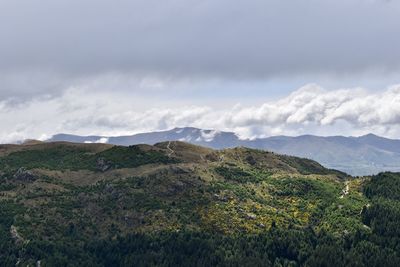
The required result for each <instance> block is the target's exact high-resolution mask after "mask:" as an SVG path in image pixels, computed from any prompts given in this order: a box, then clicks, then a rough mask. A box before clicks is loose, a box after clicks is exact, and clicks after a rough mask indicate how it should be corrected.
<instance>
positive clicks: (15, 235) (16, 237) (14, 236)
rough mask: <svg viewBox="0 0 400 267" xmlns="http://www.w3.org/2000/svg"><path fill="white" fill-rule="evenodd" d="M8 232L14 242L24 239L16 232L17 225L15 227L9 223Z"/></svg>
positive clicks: (22, 241) (21, 241)
mask: <svg viewBox="0 0 400 267" xmlns="http://www.w3.org/2000/svg"><path fill="white" fill-rule="evenodd" d="M10 234H11V237H12V239H14V242H15V244H22V243H24V241H25V240H24V239H23V238H22V237H21V235H20V234H19V233H18V230H17V227H15V226H14V225H11V227H10Z"/></svg>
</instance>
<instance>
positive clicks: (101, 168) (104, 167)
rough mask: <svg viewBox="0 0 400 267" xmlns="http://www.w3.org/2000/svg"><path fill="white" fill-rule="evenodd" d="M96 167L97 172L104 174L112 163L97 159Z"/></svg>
mask: <svg viewBox="0 0 400 267" xmlns="http://www.w3.org/2000/svg"><path fill="white" fill-rule="evenodd" d="M96 167H97V169H98V170H99V171H102V172H105V171H108V170H109V169H111V168H112V162H111V161H108V160H106V159H105V158H98V159H97V161H96Z"/></svg>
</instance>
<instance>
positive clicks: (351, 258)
mask: <svg viewBox="0 0 400 267" xmlns="http://www.w3.org/2000/svg"><path fill="white" fill-rule="evenodd" d="M162 147H163V146H162V145H161V146H159V147H150V146H148V147H141V146H132V147H117V146H115V147H105V148H104V147H102V148H101V149H99V147H97V145H95V144H94V145H93V146H86V145H85V146H79V145H69V144H49V145H46V146H40V145H39V146H38V147H36V146H33V147H29V149H27V148H26V147H23V146H21V149H20V150H17V151H12V152H11V153H7V154H4V155H3V156H2V157H0V266H15V264H16V263H17V262H18V261H19V266H28V265H29V266H34V265H35V264H37V261H39V260H40V261H41V265H42V266H155V265H160V266H382V265H383V266H385V265H386V266H398V265H399V263H400V254H399V251H400V231H399V227H398V225H399V223H400V174H397V173H382V174H379V175H376V176H373V177H371V178H349V177H346V176H344V175H343V174H342V173H339V172H336V171H332V170H326V169H324V168H323V167H322V166H321V165H319V164H318V163H315V162H313V161H310V160H302V159H299V158H294V157H286V156H281V155H275V154H272V153H264V152H261V151H257V150H251V149H245V148H239V149H232V150H224V151H209V150H201V149H198V151H199V152H194V151H193V150H191V151H187V150H189V149H196V148H195V147H189V146H184V145H181V144H177V145H175V146H174V147H173V149H174V153H173V154H174V155H173V156H171V155H170V154H169V153H170V151H169V150H168V149H166V148H162ZM196 153H210V154H201V155H200V156H199V155H198V154H196ZM168 155H170V156H168ZM186 155H190V157H188V156H186ZM222 156H223V157H222ZM222 158H223V160H221V159H222ZM99 159H100V160H99ZM99 165H100V166H99ZM138 167H140V168H138Z"/></svg>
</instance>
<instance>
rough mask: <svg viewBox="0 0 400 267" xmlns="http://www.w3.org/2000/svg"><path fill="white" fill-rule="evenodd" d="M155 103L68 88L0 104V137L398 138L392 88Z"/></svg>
mask: <svg viewBox="0 0 400 267" xmlns="http://www.w3.org/2000/svg"><path fill="white" fill-rule="evenodd" d="M157 103H158V102H157ZM157 103H155V104H157ZM155 104H152V101H151V99H150V98H148V97H147V98H138V97H136V96H134V95H129V94H118V93H110V92H106V91H104V92H97V93H95V92H93V91H87V90H85V89H82V88H70V89H69V90H67V91H66V92H64V93H63V94H61V95H59V96H58V97H53V98H50V97H37V98H35V99H33V100H31V101H28V102H20V103H12V102H9V101H2V102H0V123H1V128H0V142H15V141H19V140H22V139H25V138H37V139H39V138H41V139H45V138H47V137H48V136H51V135H52V134H56V133H73V134H83V135H87V134H98V135H105V136H109V135H126V134H133V133H138V132H145V131H153V130H165V129H170V128H173V127H184V126H194V127H199V128H206V129H210V128H211V129H217V130H228V131H234V132H236V133H238V134H239V135H240V136H241V137H243V138H244V137H245V138H254V137H263V136H268V135H281V134H284V135H298V134H320V135H336V134H343V135H359V134H365V133H368V132H374V133H376V134H380V135H385V136H389V137H397V138H398V137H400V85H394V86H391V87H389V88H387V89H386V90H383V91H381V92H379V93H376V92H374V93H372V92H369V91H368V90H366V89H363V88H350V89H337V90H326V89H324V88H322V87H320V86H318V85H315V84H309V85H306V86H304V87H302V88H299V89H298V90H296V91H294V92H293V93H291V94H290V95H288V96H286V97H284V98H281V99H278V100H276V101H269V102H266V103H264V104H262V105H259V106H244V105H235V106H233V107H231V108H225V107H218V106H199V105H182V103H179V102H168V99H167V101H166V103H165V106H164V107H156V106H155ZM213 133H214V132H213ZM211 137H212V136H210V138H211ZM103 141H104V140H99V142H103Z"/></svg>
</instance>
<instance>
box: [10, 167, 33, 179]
mask: <svg viewBox="0 0 400 267" xmlns="http://www.w3.org/2000/svg"><path fill="white" fill-rule="evenodd" d="M14 179H16V180H18V181H21V182H32V181H35V180H36V179H37V177H36V176H35V175H34V174H33V173H32V172H31V171H28V170H27V169H25V168H24V167H21V168H19V169H18V170H17V172H16V173H15V174H14Z"/></svg>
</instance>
